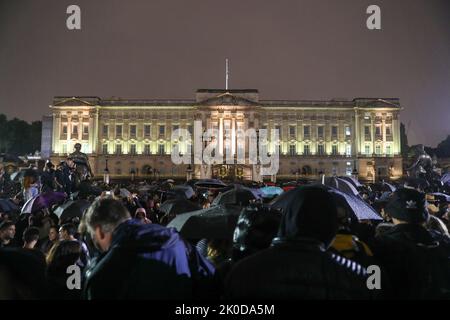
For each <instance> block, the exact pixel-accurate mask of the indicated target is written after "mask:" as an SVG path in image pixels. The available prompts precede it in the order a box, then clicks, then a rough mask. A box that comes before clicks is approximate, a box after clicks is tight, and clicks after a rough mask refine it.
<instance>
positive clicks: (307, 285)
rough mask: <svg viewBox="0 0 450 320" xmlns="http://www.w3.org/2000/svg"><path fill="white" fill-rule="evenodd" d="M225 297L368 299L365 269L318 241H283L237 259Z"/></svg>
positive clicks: (228, 281)
mask: <svg viewBox="0 0 450 320" xmlns="http://www.w3.org/2000/svg"><path fill="white" fill-rule="evenodd" d="M225 297H226V298H231V299H233V298H247V299H248V298H255V299H281V300H283V299H368V298H370V293H369V291H368V289H367V287H366V273H365V269H364V268H363V267H362V266H360V265H359V264H357V263H356V262H353V261H350V260H347V259H345V258H343V257H341V256H337V255H334V254H331V253H329V252H326V251H325V250H324V248H323V246H321V245H320V244H319V243H318V242H314V241H310V240H306V239H305V240H298V241H296V242H295V243H294V242H291V243H280V244H276V245H274V246H273V247H271V248H269V249H266V250H263V251H261V252H259V253H257V254H255V255H253V256H250V257H248V258H245V259H243V260H241V261H240V262H238V263H237V264H236V265H235V266H234V267H233V269H232V271H231V272H230V274H229V275H228V277H227V279H226V281H225Z"/></svg>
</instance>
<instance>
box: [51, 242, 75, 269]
mask: <svg viewBox="0 0 450 320" xmlns="http://www.w3.org/2000/svg"><path fill="white" fill-rule="evenodd" d="M80 255H81V245H80V243H79V242H78V241H70V240H63V241H61V242H59V243H57V244H55V245H54V246H53V247H52V249H51V250H50V252H49V254H48V257H47V264H48V271H49V273H53V272H63V273H64V274H65V273H66V270H67V267H68V266H70V265H73V264H75V263H76V262H77V260H78V259H79V258H80Z"/></svg>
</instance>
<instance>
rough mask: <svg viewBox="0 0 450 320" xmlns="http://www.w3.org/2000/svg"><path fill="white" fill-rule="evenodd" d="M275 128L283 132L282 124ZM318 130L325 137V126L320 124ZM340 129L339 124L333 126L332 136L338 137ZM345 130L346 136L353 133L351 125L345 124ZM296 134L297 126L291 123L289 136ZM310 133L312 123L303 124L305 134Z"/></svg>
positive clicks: (320, 136) (263, 127)
mask: <svg viewBox="0 0 450 320" xmlns="http://www.w3.org/2000/svg"><path fill="white" fill-rule="evenodd" d="M274 128H275V129H276V130H278V132H281V126H280V125H275V127H274ZM262 129H267V126H266V125H264V126H262ZM316 130H317V131H316V133H317V137H319V138H323V137H324V136H325V126H323V125H319V126H317V127H316ZM338 130H339V127H338V126H331V136H332V137H336V138H337V136H338ZM344 132H345V136H346V137H350V136H351V135H352V131H351V128H350V126H345V128H344ZM296 135H297V126H295V125H290V126H289V136H290V137H295V136H296ZM310 135H311V126H310V125H304V126H303V136H305V137H309V136H310Z"/></svg>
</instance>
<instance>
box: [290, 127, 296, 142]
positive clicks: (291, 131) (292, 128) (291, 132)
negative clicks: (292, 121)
mask: <svg viewBox="0 0 450 320" xmlns="http://www.w3.org/2000/svg"><path fill="white" fill-rule="evenodd" d="M289 136H290V137H291V139H292V138H294V139H295V126H289Z"/></svg>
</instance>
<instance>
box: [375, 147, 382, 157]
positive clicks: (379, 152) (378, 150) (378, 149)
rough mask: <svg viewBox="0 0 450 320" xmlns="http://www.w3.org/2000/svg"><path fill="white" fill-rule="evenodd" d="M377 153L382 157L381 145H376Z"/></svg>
mask: <svg viewBox="0 0 450 320" xmlns="http://www.w3.org/2000/svg"><path fill="white" fill-rule="evenodd" d="M375 153H376V154H377V155H380V154H381V146H380V145H376V146H375Z"/></svg>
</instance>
